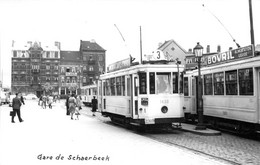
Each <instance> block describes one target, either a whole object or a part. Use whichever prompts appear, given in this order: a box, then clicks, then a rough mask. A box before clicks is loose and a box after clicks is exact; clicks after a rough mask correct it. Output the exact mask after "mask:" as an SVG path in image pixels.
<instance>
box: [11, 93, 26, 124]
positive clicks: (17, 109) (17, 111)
mask: <svg viewBox="0 0 260 165" xmlns="http://www.w3.org/2000/svg"><path fill="white" fill-rule="evenodd" d="M21 105H22V102H21V100H20V99H19V97H18V93H16V97H15V98H13V112H14V114H13V116H12V123H15V122H14V117H15V116H16V114H17V116H18V119H19V121H20V122H23V119H22V118H21V112H20V108H21Z"/></svg>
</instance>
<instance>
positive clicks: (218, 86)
mask: <svg viewBox="0 0 260 165" xmlns="http://www.w3.org/2000/svg"><path fill="white" fill-rule="evenodd" d="M214 95H224V73H223V72H220V73H214Z"/></svg>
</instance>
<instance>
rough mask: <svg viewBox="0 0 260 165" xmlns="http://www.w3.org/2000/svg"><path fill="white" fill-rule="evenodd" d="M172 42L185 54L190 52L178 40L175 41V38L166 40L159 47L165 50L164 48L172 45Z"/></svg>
mask: <svg viewBox="0 0 260 165" xmlns="http://www.w3.org/2000/svg"><path fill="white" fill-rule="evenodd" d="M172 42H173V43H174V44H175V45H177V46H178V47H179V48H180V49H181V50H182V51H183V52H184V53H185V54H189V53H188V52H187V51H186V50H185V49H183V48H182V47H181V46H180V45H179V44H178V43H177V42H175V41H174V40H169V41H165V42H164V43H163V44H162V45H161V46H159V48H158V49H160V50H163V49H164V48H166V47H167V46H168V45H170V44H171V43H172Z"/></svg>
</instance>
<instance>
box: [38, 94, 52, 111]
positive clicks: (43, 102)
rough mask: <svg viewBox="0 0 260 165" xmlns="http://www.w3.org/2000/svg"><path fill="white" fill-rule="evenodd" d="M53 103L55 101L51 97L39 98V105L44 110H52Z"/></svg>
mask: <svg viewBox="0 0 260 165" xmlns="http://www.w3.org/2000/svg"><path fill="white" fill-rule="evenodd" d="M52 103H53V99H52V97H51V96H49V95H47V96H46V95H41V96H40V98H39V102H38V105H40V106H41V107H42V108H43V109H46V107H47V106H48V107H49V108H50V109H52Z"/></svg>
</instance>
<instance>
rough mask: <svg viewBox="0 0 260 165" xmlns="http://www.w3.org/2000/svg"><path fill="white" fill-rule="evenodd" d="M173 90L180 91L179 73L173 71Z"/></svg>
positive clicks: (174, 91)
mask: <svg viewBox="0 0 260 165" xmlns="http://www.w3.org/2000/svg"><path fill="white" fill-rule="evenodd" d="M172 92H173V93H178V73H172Z"/></svg>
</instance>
